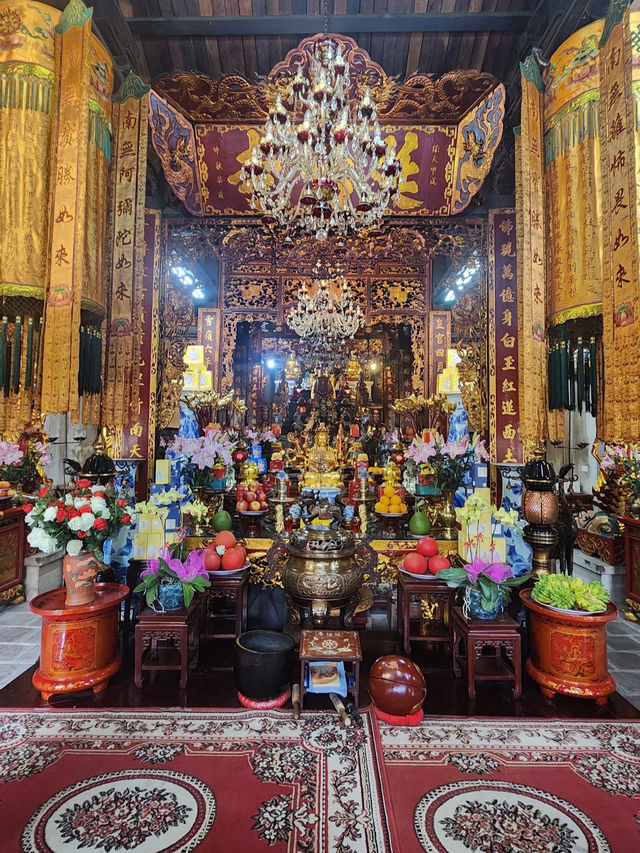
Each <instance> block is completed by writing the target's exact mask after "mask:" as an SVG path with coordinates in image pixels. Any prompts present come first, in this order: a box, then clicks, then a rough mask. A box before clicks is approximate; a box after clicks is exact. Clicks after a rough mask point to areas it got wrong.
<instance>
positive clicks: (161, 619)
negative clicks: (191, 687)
mask: <svg viewBox="0 0 640 853" xmlns="http://www.w3.org/2000/svg"><path fill="white" fill-rule="evenodd" d="M135 637H136V649H135V670H134V683H135V685H136V687H142V673H143V672H147V671H163V670H164V671H166V670H175V671H177V672H180V687H186V686H187V676H188V672H189V666H190V664H191V663H193V664H194V666H195V665H197V662H198V645H199V643H200V598H199V597H198V596H196V597H195V598H194V599H193V601H192V602H191V604H190V605H189V607H182V608H181V609H180V610H170V611H167V612H166V613H156V612H155V611H154V610H151V608H149V607H145V608H144V610H142V611H140V614H139V616H138V622H137V624H136V632H135Z"/></svg>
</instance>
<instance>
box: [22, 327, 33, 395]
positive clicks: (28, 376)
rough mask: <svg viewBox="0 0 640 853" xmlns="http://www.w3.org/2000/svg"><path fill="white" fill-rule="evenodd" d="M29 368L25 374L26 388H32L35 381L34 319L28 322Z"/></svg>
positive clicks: (27, 353)
mask: <svg viewBox="0 0 640 853" xmlns="http://www.w3.org/2000/svg"><path fill="white" fill-rule="evenodd" d="M26 357H27V366H26V368H25V373H24V385H25V388H31V383H32V381H33V317H29V319H28V321H27V352H26Z"/></svg>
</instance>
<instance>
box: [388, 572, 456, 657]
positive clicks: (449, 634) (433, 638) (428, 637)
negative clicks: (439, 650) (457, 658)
mask: <svg viewBox="0 0 640 853" xmlns="http://www.w3.org/2000/svg"><path fill="white" fill-rule="evenodd" d="M456 592H457V590H456V588H455V587H450V586H447V583H446V581H444V580H439V579H438V576H437V575H424V576H423V577H412V576H410V575H407V574H404V573H403V572H401V571H399V572H398V636H399V639H400V643H401V647H402V651H403V652H404V654H405V655H407V656H408V655H410V654H411V642H412V641H413V642H422V643H449V648H450V649H453V620H452V618H451V610H452V607H453V603H454V601H455V597H456ZM415 599H418V601H419V602H420V607H421V609H422V607H423V606H424V607H425V608H426V610H427V614H428V615H426V616H424V617H423V618H422V619H420V620H418V622H419V629H418V630H419V633H417V632H416V631H413V633H412V630H413V629H412V624H411V612H410V611H411V603H412V601H414V600H415ZM423 599H424V603H423ZM414 622H415V620H414Z"/></svg>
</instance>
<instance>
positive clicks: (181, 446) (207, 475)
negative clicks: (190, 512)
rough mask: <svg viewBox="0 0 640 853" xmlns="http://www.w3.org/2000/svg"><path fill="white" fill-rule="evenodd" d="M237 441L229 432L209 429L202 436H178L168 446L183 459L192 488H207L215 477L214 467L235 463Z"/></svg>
mask: <svg viewBox="0 0 640 853" xmlns="http://www.w3.org/2000/svg"><path fill="white" fill-rule="evenodd" d="M234 447H235V442H234V441H233V440H232V439H231V437H230V436H229V434H228V433H226V432H224V431H223V430H219V429H207V430H206V432H205V435H204V436H201V437H200V438H180V437H176V438H174V440H173V441H172V442H171V443H170V444H169V445H168V446H167V450H169V451H173V453H174V454H175V456H176V457H177V458H178V459H180V460H181V462H182V464H183V469H184V473H185V478H186V480H187V482H188V483H189V486H190V487H191V488H192V489H198V488H206V487H207V486H209V484H210V483H211V480H212V478H213V469H214V468H224V469H225V470H226V467H227V465H231V464H233V457H232V453H233V449H234Z"/></svg>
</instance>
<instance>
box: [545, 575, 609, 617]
mask: <svg viewBox="0 0 640 853" xmlns="http://www.w3.org/2000/svg"><path fill="white" fill-rule="evenodd" d="M531 598H533V599H535V600H536V601H537V602H539V603H540V604H550V605H551V606H552V607H559V608H561V609H562V610H585V611H587V612H589V613H594V612H596V611H602V610H604V609H605V608H606V606H607V602H608V601H609V598H610V596H609V592H608V591H607V589H606V588H605V587H604V586H603V585H602V584H601V583H600V581H591V583H584V581H583V580H582V579H581V578H574V577H570V576H569V575H564V574H562V575H555V574H553V575H541V576H540V577H539V578H538V580H537V581H536V583H535V585H534V587H533V589H532V590H531Z"/></svg>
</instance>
